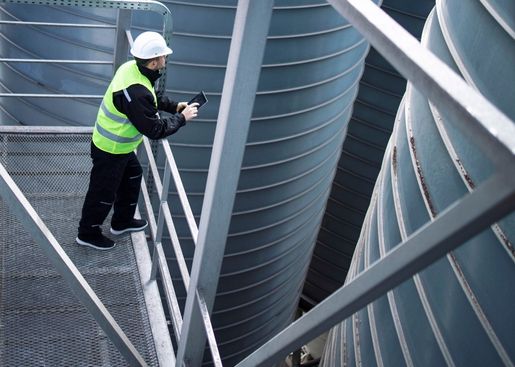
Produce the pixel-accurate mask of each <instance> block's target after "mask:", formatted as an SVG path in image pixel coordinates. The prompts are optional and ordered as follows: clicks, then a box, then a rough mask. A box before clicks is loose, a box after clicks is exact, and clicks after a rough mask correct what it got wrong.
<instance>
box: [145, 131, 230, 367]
mask: <svg viewBox="0 0 515 367" xmlns="http://www.w3.org/2000/svg"><path fill="white" fill-rule="evenodd" d="M159 144H160V146H161V147H162V149H163V152H164V154H165V165H164V172H163V179H162V180H161V177H160V176H159V171H158V168H157V164H156V161H155V158H154V154H153V152H152V147H151V144H150V141H149V140H148V139H147V138H146V137H145V138H144V141H143V152H144V153H145V155H146V157H147V159H148V164H149V170H150V173H151V177H152V179H153V184H154V185H155V189H156V192H157V195H158V197H159V211H158V216H157V221H156V219H155V217H154V209H153V207H152V203H151V200H150V196H149V193H148V190H147V185H146V182H145V181H144V180H143V181H142V193H143V200H144V203H145V210H146V212H147V217H148V219H149V227H150V234H151V236H152V241H153V247H154V252H153V256H152V275H151V279H152V280H154V281H155V280H156V275H157V271H158V270H159V273H160V275H161V279H162V285H163V290H164V292H165V298H166V303H167V306H168V309H169V311H170V316H171V319H172V327H173V330H174V335H175V339H176V342H177V345H181V344H183V343H184V341H185V339H183V338H182V328H183V318H182V315H181V311H180V308H179V303H178V300H177V296H176V293H175V289H174V285H173V281H172V278H171V276H170V271H169V269H168V264H167V261H166V256H165V253H164V250H163V245H162V238H163V230H164V226H165V225H166V228H167V230H168V233H169V235H170V238H171V243H172V247H173V250H174V253H175V256H176V258H177V264H178V266H179V271H180V274H181V277H182V281H183V283H184V287H185V288H186V289H189V286H190V274H189V271H188V267H187V265H186V261H185V259H184V255H183V252H182V249H181V244H180V242H179V237H178V235H177V232H176V230H175V226H174V223H173V219H172V214H171V212H170V206H169V205H168V201H167V200H168V191H169V188H170V179H171V178H173V180H174V184H175V187H176V189H177V193H178V195H179V198H180V201H181V204H182V208H183V210H184V213H185V216H186V220H187V222H188V226H189V228H190V232H191V235H192V238H193V243H194V244H195V245H196V244H197V236H198V228H197V223H196V222H195V217H194V216H193V212H192V210H191V207H190V204H189V201H188V197H187V195H186V191H185V190H184V186H183V184H182V181H181V177H180V174H179V169H178V168H177V164H176V163H175V158H174V156H173V153H172V150H171V148H170V143H169V142H168V141H167V140H166V139H162V140H160V141H159ZM188 295H189V293H188ZM193 297H194V298H195V301H196V303H197V306H198V307H199V310H200V313H201V319H202V322H203V327H204V330H203V332H205V333H206V336H207V340H208V343H209V348H210V350H211V356H212V358H213V362H214V364H215V366H222V362H221V358H220V353H219V351H218V345H217V343H216V338H215V334H214V331H213V327H212V325H211V319H210V315H209V312H208V310H207V307H206V301H205V299H204V295H203V293H202V292H201V291H200V290H199V289H196V290H195V293H194V295H193ZM203 351H204V346H202V352H203ZM174 363H175V361H174Z"/></svg>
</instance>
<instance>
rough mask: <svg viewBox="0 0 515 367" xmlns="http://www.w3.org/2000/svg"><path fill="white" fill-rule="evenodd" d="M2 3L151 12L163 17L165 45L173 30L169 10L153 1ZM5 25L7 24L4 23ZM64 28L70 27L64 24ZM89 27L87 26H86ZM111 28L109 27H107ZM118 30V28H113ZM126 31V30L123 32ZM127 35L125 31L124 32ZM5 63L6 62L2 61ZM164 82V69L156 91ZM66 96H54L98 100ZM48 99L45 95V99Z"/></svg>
mask: <svg viewBox="0 0 515 367" xmlns="http://www.w3.org/2000/svg"><path fill="white" fill-rule="evenodd" d="M3 3H14V4H27V5H54V6H56V5H57V6H75V7H89V8H113V9H119V10H120V11H124V10H148V11H153V12H156V13H158V14H161V15H162V16H163V29H162V33H163V37H164V39H165V40H166V42H167V43H170V40H171V38H172V28H173V19H172V14H171V13H170V10H169V9H168V8H167V7H166V5H164V4H163V3H161V2H159V1H155V0H139V1H132V0H80V1H79V0H0V4H3ZM6 24H7V23H6ZM9 24H18V25H19V24H23V23H9ZM50 24H51V25H53V26H55V25H57V23H48V24H37V25H50ZM65 26H70V25H69V24H66V25H65ZM88 27H89V26H88ZM108 27H109V28H111V26H108ZM115 28H118V26H115ZM125 31H126V30H125ZM126 33H127V31H126ZM127 39H128V41H129V42H131V41H132V37H131V36H130V34H127ZM114 57H115V60H114V61H113V62H112V64H113V63H114V64H115V67H116V66H117V65H116V64H117V60H116V58H117V55H116V53H115V55H114ZM4 62H6V61H4ZM165 80H166V68H165V70H164V71H163V75H162V77H161V78H160V80H159V82H158V87H157V89H158V90H164V87H165ZM15 96H16V97H37V96H34V95H29V96H26V95H24V94H23V93H19V94H17V95H15ZM66 96H67V95H56V97H58V98H61V97H64V98H98V97H97V96H95V97H91V96H89V95H88V96H77V95H73V97H69V96H68V97H66ZM0 97H8V95H4V94H1V95H0ZM47 97H49V96H48V95H45V98H47Z"/></svg>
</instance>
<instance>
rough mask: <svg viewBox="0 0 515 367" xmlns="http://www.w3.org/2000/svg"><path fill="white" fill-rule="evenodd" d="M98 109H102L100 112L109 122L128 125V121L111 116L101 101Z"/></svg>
mask: <svg viewBox="0 0 515 367" xmlns="http://www.w3.org/2000/svg"><path fill="white" fill-rule="evenodd" d="M100 108H101V109H102V112H104V114H105V115H106V116H107V117H109V118H110V119H111V120H114V121H116V122H119V123H120V124H126V123H130V121H129V119H126V118H123V117H119V116H116V115H113V114H112V113H111V112H109V110H108V109H107V107H106V105H105V104H104V101H102V103H101V104H100Z"/></svg>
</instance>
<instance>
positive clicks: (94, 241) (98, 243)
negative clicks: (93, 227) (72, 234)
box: [75, 233, 115, 250]
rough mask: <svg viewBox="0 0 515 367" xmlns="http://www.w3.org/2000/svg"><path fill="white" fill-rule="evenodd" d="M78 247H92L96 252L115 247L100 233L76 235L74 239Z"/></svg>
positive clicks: (112, 242) (111, 241)
mask: <svg viewBox="0 0 515 367" xmlns="http://www.w3.org/2000/svg"><path fill="white" fill-rule="evenodd" d="M75 242H77V243H78V244H79V245H82V246H89V247H93V248H94V249H97V250H110V249H112V248H113V247H114V246H115V243H114V241H113V240H111V239H109V238H107V237H106V236H104V235H103V234H102V233H99V234H89V235H83V234H82V235H81V234H80V235H78V236H77V238H76V239H75Z"/></svg>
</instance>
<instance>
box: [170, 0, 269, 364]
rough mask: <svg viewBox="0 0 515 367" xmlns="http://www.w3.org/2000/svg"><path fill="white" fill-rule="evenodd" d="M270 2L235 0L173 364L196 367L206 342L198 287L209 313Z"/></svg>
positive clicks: (260, 60)
mask: <svg viewBox="0 0 515 367" xmlns="http://www.w3.org/2000/svg"><path fill="white" fill-rule="evenodd" d="M272 8H273V0H262V1H252V0H240V1H239V2H238V7H237V9H236V17H235V22H234V29H233V35H232V41H231V46H230V50H229V59H228V63H227V71H226V74H225V80H224V87H223V91H222V99H221V102H220V111H219V114H218V123H217V125H216V132H215V138H214V144H213V151H212V155H211V162H210V166H209V173H208V177H207V184H206V194H205V198H204V203H203V207H202V215H201V218H200V226H199V234H198V242H197V247H196V249H195V256H194V259H193V266H192V271H191V279H190V286H189V288H188V297H187V299H186V306H185V311H184V323H183V329H182V331H181V341H180V343H179V349H178V352H177V364H178V366H180V367H182V366H183V365H184V364H186V365H190V366H199V365H200V364H201V361H202V355H203V352H204V344H205V341H206V335H205V331H204V330H203V324H202V320H200V315H199V306H198V303H197V302H196V301H195V299H196V292H197V290H198V291H200V292H202V294H203V295H204V298H205V301H206V307H207V310H208V311H209V312H210V311H211V309H212V307H213V303H214V298H215V295H216V289H217V285H218V278H219V274H220V268H221V265H222V260H223V255H224V250H225V243H226V240H227V234H228V231H229V223H230V219H231V214H232V206H233V203H234V198H235V194H236V188H237V184H238V179H239V173H240V168H241V163H242V160H243V153H244V150H245V142H246V138H247V133H248V129H249V125H250V119H251V115H252V108H253V105H254V99H255V94H256V91H257V84H258V79H259V75H260V70H261V64H262V60H263V55H264V50H265V45H266V37H267V34H268V28H269V25H270V19H271V17H272Z"/></svg>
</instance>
